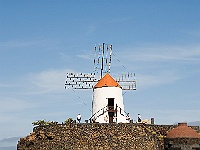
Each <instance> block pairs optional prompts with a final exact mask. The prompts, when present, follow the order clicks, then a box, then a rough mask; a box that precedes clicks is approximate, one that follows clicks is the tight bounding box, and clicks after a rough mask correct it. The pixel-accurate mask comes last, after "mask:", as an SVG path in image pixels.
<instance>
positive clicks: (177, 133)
mask: <svg viewBox="0 0 200 150" xmlns="http://www.w3.org/2000/svg"><path fill="white" fill-rule="evenodd" d="M166 138H200V135H199V134H198V133H197V132H196V131H195V130H193V129H192V128H190V127H188V126H187V123H179V124H178V126H177V127H176V128H174V129H172V130H170V131H169V133H167V137H166Z"/></svg>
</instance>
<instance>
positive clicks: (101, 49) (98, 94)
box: [65, 43, 136, 123]
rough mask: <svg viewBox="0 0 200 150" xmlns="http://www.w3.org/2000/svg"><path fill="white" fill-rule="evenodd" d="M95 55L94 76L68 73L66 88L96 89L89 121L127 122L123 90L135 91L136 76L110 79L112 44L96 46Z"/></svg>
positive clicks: (129, 74) (130, 75) (127, 74)
mask: <svg viewBox="0 0 200 150" xmlns="http://www.w3.org/2000/svg"><path fill="white" fill-rule="evenodd" d="M94 54H95V55H94V71H93V73H78V74H77V73H67V75H66V82H65V88H73V89H93V101H92V117H91V118H90V120H93V121H94V122H100V123H108V122H109V123H112V122H117V123H118V122H127V120H126V117H125V116H126V115H127V114H126V112H125V111H124V104H123V96H122V90H136V81H135V74H132V73H126V74H122V75H121V76H120V77H118V78H116V79H113V77H112V76H111V75H110V70H111V69H110V67H111V61H112V45H111V44H105V43H103V44H102V45H98V46H95V47H94ZM114 120H115V121H114Z"/></svg>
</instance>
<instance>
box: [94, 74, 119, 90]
mask: <svg viewBox="0 0 200 150" xmlns="http://www.w3.org/2000/svg"><path fill="white" fill-rule="evenodd" d="M105 86H107V87H120V88H121V86H120V85H119V84H118V83H117V82H116V81H115V80H114V79H113V78H112V77H111V76H110V75H109V74H108V73H107V74H106V75H105V76H104V77H103V78H102V79H101V80H100V81H99V82H98V83H97V84H96V85H95V86H94V88H101V87H105Z"/></svg>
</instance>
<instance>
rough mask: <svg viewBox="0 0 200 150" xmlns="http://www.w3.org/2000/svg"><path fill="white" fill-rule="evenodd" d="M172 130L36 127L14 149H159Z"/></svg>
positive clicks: (108, 126)
mask: <svg viewBox="0 0 200 150" xmlns="http://www.w3.org/2000/svg"><path fill="white" fill-rule="evenodd" d="M174 127H175V126H173V125H148V124H134V123H121V124H114V123H113V124H100V123H84V124H74V123H71V124H57V125H48V126H38V127H35V128H34V129H33V132H32V133H31V134H30V135H29V136H27V137H25V138H21V139H20V141H19V142H18V145H17V149H18V150H26V149H29V150H39V149H41V150H47V149H48V150H49V149H51V150H54V149H55V150H59V149H98V150H99V149H100V150H104V149H111V150H112V149H113V150H118V149H120V150H121V149H122V150H123V149H135V150H144V149H145V150H163V149H164V137H165V136H166V133H167V132H168V131H169V130H170V129H172V128H174ZM196 129H198V128H196Z"/></svg>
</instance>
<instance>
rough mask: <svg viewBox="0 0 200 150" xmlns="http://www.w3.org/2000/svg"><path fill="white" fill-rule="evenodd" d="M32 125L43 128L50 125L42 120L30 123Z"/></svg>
mask: <svg viewBox="0 0 200 150" xmlns="http://www.w3.org/2000/svg"><path fill="white" fill-rule="evenodd" d="M32 124H33V126H45V125H49V124H51V122H50V121H46V120H45V119H43V120H37V121H35V122H32Z"/></svg>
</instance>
